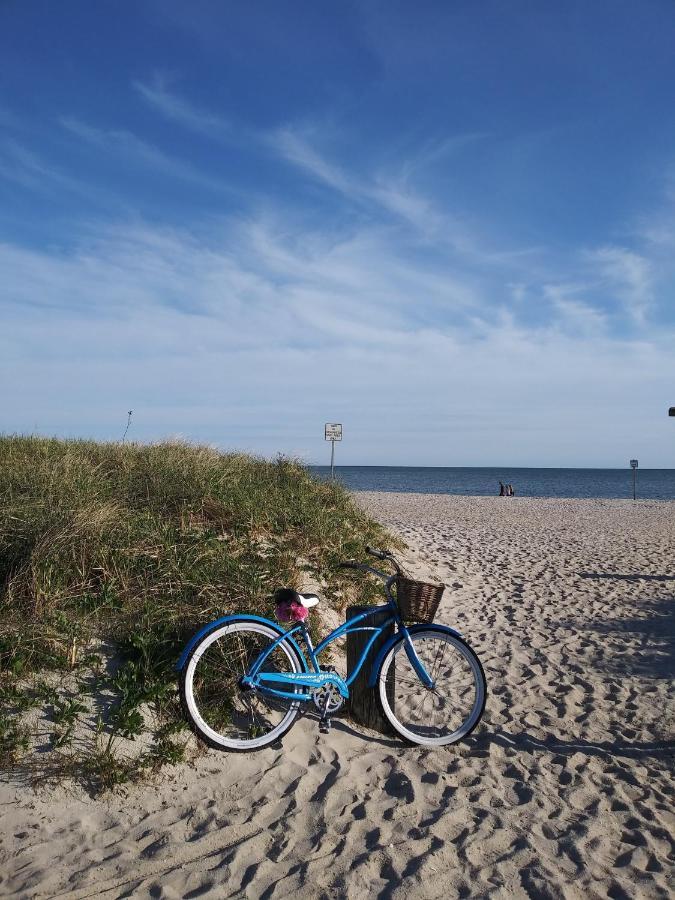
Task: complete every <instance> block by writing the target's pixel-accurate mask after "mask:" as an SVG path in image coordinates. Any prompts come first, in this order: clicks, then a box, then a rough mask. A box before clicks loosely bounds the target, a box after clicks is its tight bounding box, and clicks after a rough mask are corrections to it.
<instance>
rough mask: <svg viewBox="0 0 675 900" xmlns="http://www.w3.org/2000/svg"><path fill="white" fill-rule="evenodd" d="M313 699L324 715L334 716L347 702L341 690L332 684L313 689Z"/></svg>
mask: <svg viewBox="0 0 675 900" xmlns="http://www.w3.org/2000/svg"><path fill="white" fill-rule="evenodd" d="M312 701H313V702H314V706H316V708H317V709H318V711H319V713H320V714H321V715H322V716H323V715H324V714H325V715H329V716H332V715H333V714H334V713H336V712H337V711H338V710H339V709H340V708H341V707H342V705H343V704H344V702H345V701H344V697H341V696H340V692H339V691H338V689H337V688H335V687H333V685H332V684H325V685H323V687H320V688H317V689H316V690H315V691H312Z"/></svg>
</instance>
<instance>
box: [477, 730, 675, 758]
mask: <svg viewBox="0 0 675 900" xmlns="http://www.w3.org/2000/svg"><path fill="white" fill-rule="evenodd" d="M490 744H499V745H500V746H502V747H511V748H512V749H515V750H522V751H524V752H527V753H532V752H540V753H541V752H543V753H552V754H554V755H556V756H573V755H574V754H575V753H583V754H584V755H586V756H603V757H625V758H628V759H638V758H643V757H653V758H657V759H658V758H661V759H663V760H664V761H672V758H673V755H675V740H655V741H641V742H640V741H635V742H634V741H627V740H624V739H617V740H615V741H586V740H583V739H574V740H567V739H565V740H562V739H561V738H558V737H556V736H555V735H553V734H549V735H546V737H545V738H536V737H534V736H533V735H531V734H527V732H524V731H521V732H520V733H518V734H509V733H508V732H507V731H504V730H503V729H499V730H497V731H485V732H481V733H479V734H476V735H472V736H471V737H470V738H467V740H466V746H467V747H471V748H472V749H473V750H477V751H480V750H487V748H488V746H489V745H490Z"/></svg>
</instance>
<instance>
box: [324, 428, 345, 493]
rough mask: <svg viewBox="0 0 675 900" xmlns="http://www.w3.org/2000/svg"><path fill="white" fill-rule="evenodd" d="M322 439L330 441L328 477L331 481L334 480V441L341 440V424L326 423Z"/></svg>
mask: <svg viewBox="0 0 675 900" xmlns="http://www.w3.org/2000/svg"><path fill="white" fill-rule="evenodd" d="M324 438H325V440H327V441H330V477H331V480H332V479H334V478H335V471H334V463H335V441H341V440H342V425H341V424H339V423H338V424H332V425H331V424H329V423H326V428H325V430H324Z"/></svg>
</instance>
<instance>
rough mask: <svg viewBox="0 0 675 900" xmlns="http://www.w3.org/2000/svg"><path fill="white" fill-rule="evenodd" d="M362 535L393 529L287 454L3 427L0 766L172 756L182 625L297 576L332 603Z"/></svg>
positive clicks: (96, 774) (135, 769)
mask: <svg viewBox="0 0 675 900" xmlns="http://www.w3.org/2000/svg"><path fill="white" fill-rule="evenodd" d="M367 543H373V544H379V545H390V543H391V538H390V537H389V536H388V535H387V534H386V533H385V532H384V530H383V529H382V528H381V527H380V526H379V525H377V524H376V523H375V522H373V521H372V520H370V519H369V518H368V517H367V516H366V515H365V514H364V513H363V512H362V511H361V510H360V509H358V507H356V506H355V504H354V503H353V502H352V501H351V498H350V497H349V495H348V494H347V493H346V492H345V491H344V490H343V489H342V488H341V487H340V486H339V485H336V484H328V483H322V482H319V481H317V480H315V479H314V478H312V477H311V476H310V474H309V473H308V471H307V470H306V469H305V468H303V467H302V466H301V465H299V464H298V463H296V462H294V461H292V460H287V459H281V458H280V459H278V460H277V461H275V462H269V461H266V460H262V459H256V458H253V457H250V456H246V455H242V454H221V453H218V452H217V451H215V450H212V449H210V448H206V447H195V446H191V445H187V444H182V443H165V444H156V445H151V446H144V445H138V444H119V443H109V444H103V443H95V442H91V441H63V440H56V439H45V438H37V437H0V764H2V765H3V766H5V767H12V766H29V763H30V765H32V767H33V771H35V772H38V771H39V772H42V773H45V774H55V775H57V776H60V775H62V774H64V773H66V772H67V773H69V774H71V775H72V776H73V777H75V778H78V779H80V780H81V781H83V782H85V783H87V784H88V785H89V786H90V788H91V789H92V791H96V790H100V789H102V788H106V787H113V786H114V785H116V784H118V783H120V782H123V781H125V780H128V779H129V778H131V777H140V776H142V775H143V774H144V773H148V772H151V771H153V770H155V769H156V768H157V767H159V766H161V765H162V764H164V763H174V762H177V761H179V760H180V759H181V758H182V756H183V753H184V749H185V740H186V739H185V738H183V737H182V736H181V731H182V729H183V727H184V726H183V722H182V718H181V715H180V710H179V707H178V704H177V702H176V687H175V672H174V669H173V666H174V663H175V661H176V658H177V655H178V653H179V650H180V648H181V646H182V645H183V643H184V642H185V640H186V639H187V637H188V636H189V635H190V634H191V633H192V632H194V630H195V629H196V628H198V627H200V626H202V625H203V624H205V623H207V622H209V621H211V620H212V619H214V618H216V617H218V616H219V615H222V614H224V613H228V612H234V611H249V612H257V613H259V614H261V615H267V616H269V615H270V614H271V611H272V610H271V604H270V601H269V596H270V594H271V592H272V591H273V590H274V588H275V587H278V586H281V585H283V586H295V587H299V586H301V584H302V582H303V580H305V579H306V578H307V577H309V578H311V579H312V581H313V582H315V583H320V584H322V585H323V586H324V587H323V588H322V593H323V594H324V596H325V597H326V599H327V601H328V602H329V604H331V605H332V606H333V607H335V608H341V607H342V606H343V605H344V603H345V602H346V600H347V599H349V597H348V593H349V586H350V582H349V580H348V578H345V577H344V576H343V575H341V574H340V573H339V571H338V570H336V568H335V566H336V563H338V562H339V561H340V560H344V559H346V558H354V557H362V556H363V548H364V545H365V544H367ZM351 586H352V588H353V582H352V583H351ZM360 590H361V591H362V593H361V594H360V596H361V597H364V596H365V597H367V596H368V592H369V591H370V590H372V588H371V587H369V586H368V584H367V582H366V583H363V585H361V587H360ZM139 748H140V749H139Z"/></svg>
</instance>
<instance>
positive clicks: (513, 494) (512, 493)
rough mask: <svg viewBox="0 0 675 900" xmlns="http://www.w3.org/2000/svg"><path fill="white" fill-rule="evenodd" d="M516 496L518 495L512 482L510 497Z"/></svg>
mask: <svg viewBox="0 0 675 900" xmlns="http://www.w3.org/2000/svg"><path fill="white" fill-rule="evenodd" d="M515 496H516V492H515V491H514V489H513V485H512V484H510V485H509V497H515Z"/></svg>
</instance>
